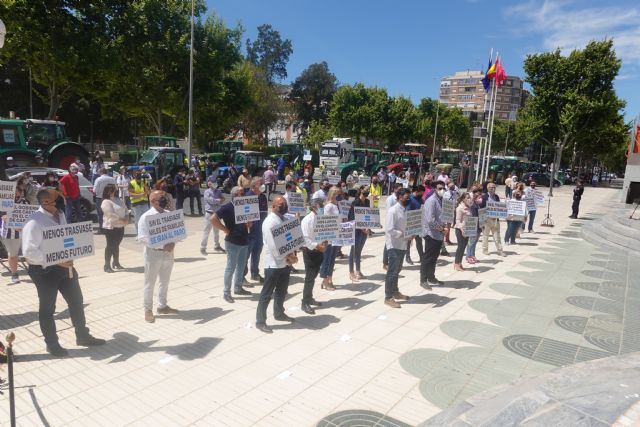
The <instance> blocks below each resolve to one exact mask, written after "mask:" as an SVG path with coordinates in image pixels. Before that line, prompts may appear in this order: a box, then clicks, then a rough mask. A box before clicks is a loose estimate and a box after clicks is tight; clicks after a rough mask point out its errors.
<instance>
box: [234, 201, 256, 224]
mask: <svg viewBox="0 0 640 427" xmlns="http://www.w3.org/2000/svg"><path fill="white" fill-rule="evenodd" d="M231 201H232V202H233V213H234V214H235V219H236V224H245V223H247V222H251V221H259V220H260V205H259V203H258V196H243V197H234V198H233V199H232V200H231Z"/></svg>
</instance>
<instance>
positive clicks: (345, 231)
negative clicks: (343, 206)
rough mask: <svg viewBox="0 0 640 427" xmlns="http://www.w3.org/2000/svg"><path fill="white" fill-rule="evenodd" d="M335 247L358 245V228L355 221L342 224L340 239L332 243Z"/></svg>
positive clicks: (339, 233)
mask: <svg viewBox="0 0 640 427" xmlns="http://www.w3.org/2000/svg"><path fill="white" fill-rule="evenodd" d="M331 244H332V245H333V246H353V245H355V244H356V226H355V222H354V221H350V222H343V223H341V224H340V231H339V232H338V238H337V239H335V240H332V241H331Z"/></svg>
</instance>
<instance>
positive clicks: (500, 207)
mask: <svg viewBox="0 0 640 427" xmlns="http://www.w3.org/2000/svg"><path fill="white" fill-rule="evenodd" d="M506 217H507V202H494V201H493V200H487V218H494V219H505V218H506Z"/></svg>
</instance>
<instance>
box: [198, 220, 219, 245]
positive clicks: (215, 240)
mask: <svg viewBox="0 0 640 427" xmlns="http://www.w3.org/2000/svg"><path fill="white" fill-rule="evenodd" d="M212 216H213V214H212V213H209V212H207V213H205V214H204V231H203V232H202V241H201V242H200V249H207V242H208V241H209V233H211V229H213V243H214V245H215V247H218V246H220V230H218V229H217V228H215V227H214V226H213V225H211V217H212Z"/></svg>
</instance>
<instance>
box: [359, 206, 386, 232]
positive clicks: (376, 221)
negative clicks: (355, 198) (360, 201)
mask: <svg viewBox="0 0 640 427" xmlns="http://www.w3.org/2000/svg"><path fill="white" fill-rule="evenodd" d="M353 212H354V214H355V220H356V228H357V229H359V230H362V229H366V228H380V227H382V225H380V209H379V208H365V207H359V206H356V207H354V208H353Z"/></svg>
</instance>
